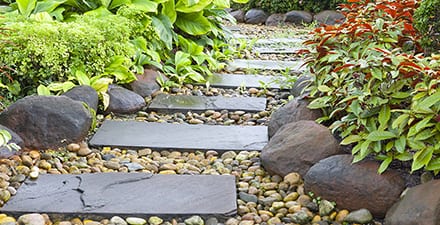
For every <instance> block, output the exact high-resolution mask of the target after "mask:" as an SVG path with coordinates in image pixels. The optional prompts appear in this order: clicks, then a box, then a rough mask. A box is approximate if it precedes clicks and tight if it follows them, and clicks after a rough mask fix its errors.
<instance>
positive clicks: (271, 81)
mask: <svg viewBox="0 0 440 225" xmlns="http://www.w3.org/2000/svg"><path fill="white" fill-rule="evenodd" d="M207 80H208V82H209V85H210V86H211V87H218V88H238V87H245V88H269V89H282V88H283V87H282V85H280V84H283V83H284V80H285V78H284V77H282V76H277V77H274V76H265V75H256V74H246V75H241V74H217V73H215V74H213V75H212V76H211V77H209V78H208V79H207ZM202 85H205V84H202Z"/></svg>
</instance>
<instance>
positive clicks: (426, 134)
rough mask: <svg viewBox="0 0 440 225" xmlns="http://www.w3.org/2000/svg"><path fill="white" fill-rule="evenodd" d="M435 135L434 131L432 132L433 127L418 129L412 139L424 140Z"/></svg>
mask: <svg viewBox="0 0 440 225" xmlns="http://www.w3.org/2000/svg"><path fill="white" fill-rule="evenodd" d="M434 135H435V132H433V129H425V130H422V131H420V132H419V133H418V134H417V135H416V136H415V137H414V140H415V141H423V140H426V139H428V138H430V137H432V136H434Z"/></svg>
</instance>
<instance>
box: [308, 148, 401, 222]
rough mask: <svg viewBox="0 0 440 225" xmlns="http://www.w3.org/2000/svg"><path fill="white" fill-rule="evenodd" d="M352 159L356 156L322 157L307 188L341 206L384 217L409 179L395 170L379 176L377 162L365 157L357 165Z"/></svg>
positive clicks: (311, 169) (309, 172) (309, 174)
mask: <svg viewBox="0 0 440 225" xmlns="http://www.w3.org/2000/svg"><path fill="white" fill-rule="evenodd" d="M352 161H353V157H352V156H351V155H348V154H345V155H336V156H331V157H329V158H326V159H324V160H321V161H320V162H318V163H317V164H315V165H314V166H313V167H312V168H310V170H309V171H308V172H307V174H306V176H305V177H304V187H305V189H306V191H307V192H313V193H314V194H315V195H316V196H320V197H322V198H323V199H327V200H329V201H334V202H336V204H337V206H338V207H340V208H344V209H348V210H357V209H359V208H366V209H368V210H370V212H371V213H372V214H373V215H374V216H375V217H378V218H383V217H384V216H385V213H386V212H387V211H388V209H389V208H390V207H391V206H392V205H393V203H394V202H396V201H397V200H398V199H399V196H400V193H402V191H403V189H404V188H405V180H404V179H403V177H402V176H401V174H400V173H399V172H397V171H393V170H391V169H388V170H387V171H385V172H384V173H382V174H380V175H379V174H378V173H377V171H378V168H379V163H378V162H376V161H371V160H364V161H361V162H358V163H355V164H353V163H352ZM372 184H374V185H372ZM347 196H349V197H347ZM372 196H374V198H372Z"/></svg>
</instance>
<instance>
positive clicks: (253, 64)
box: [227, 59, 305, 73]
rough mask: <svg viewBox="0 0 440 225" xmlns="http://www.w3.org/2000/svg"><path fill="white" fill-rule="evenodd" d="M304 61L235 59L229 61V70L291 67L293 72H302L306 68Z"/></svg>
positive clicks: (283, 68) (282, 68)
mask: <svg viewBox="0 0 440 225" xmlns="http://www.w3.org/2000/svg"><path fill="white" fill-rule="evenodd" d="M303 64H304V61H302V60H297V61H276V60H248V59H235V60H234V61H232V62H229V64H228V67H227V70H228V71H236V70H244V69H256V70H280V71H281V70H286V69H290V71H291V72H294V73H301V72H302V71H304V70H305V67H303V66H302V65H303Z"/></svg>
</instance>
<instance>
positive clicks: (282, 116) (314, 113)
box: [268, 98, 322, 138]
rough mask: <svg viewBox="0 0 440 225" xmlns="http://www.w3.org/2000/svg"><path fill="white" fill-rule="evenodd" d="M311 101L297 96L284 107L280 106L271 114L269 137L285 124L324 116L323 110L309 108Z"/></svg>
mask: <svg viewBox="0 0 440 225" xmlns="http://www.w3.org/2000/svg"><path fill="white" fill-rule="evenodd" d="M308 104H309V102H308V101H307V100H305V99H302V98H295V99H293V100H292V101H290V102H289V103H287V104H286V105H284V106H283V107H281V108H279V109H278V110H276V111H275V112H273V113H272V115H271V116H270V121H269V126H268V134H269V138H272V136H273V135H275V133H276V132H277V131H278V130H279V129H280V128H281V127H282V126H283V125H285V124H288V123H292V122H298V121H300V120H313V121H314V120H316V119H318V118H319V117H321V116H322V113H321V111H319V110H314V109H309V108H307V105H308Z"/></svg>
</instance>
